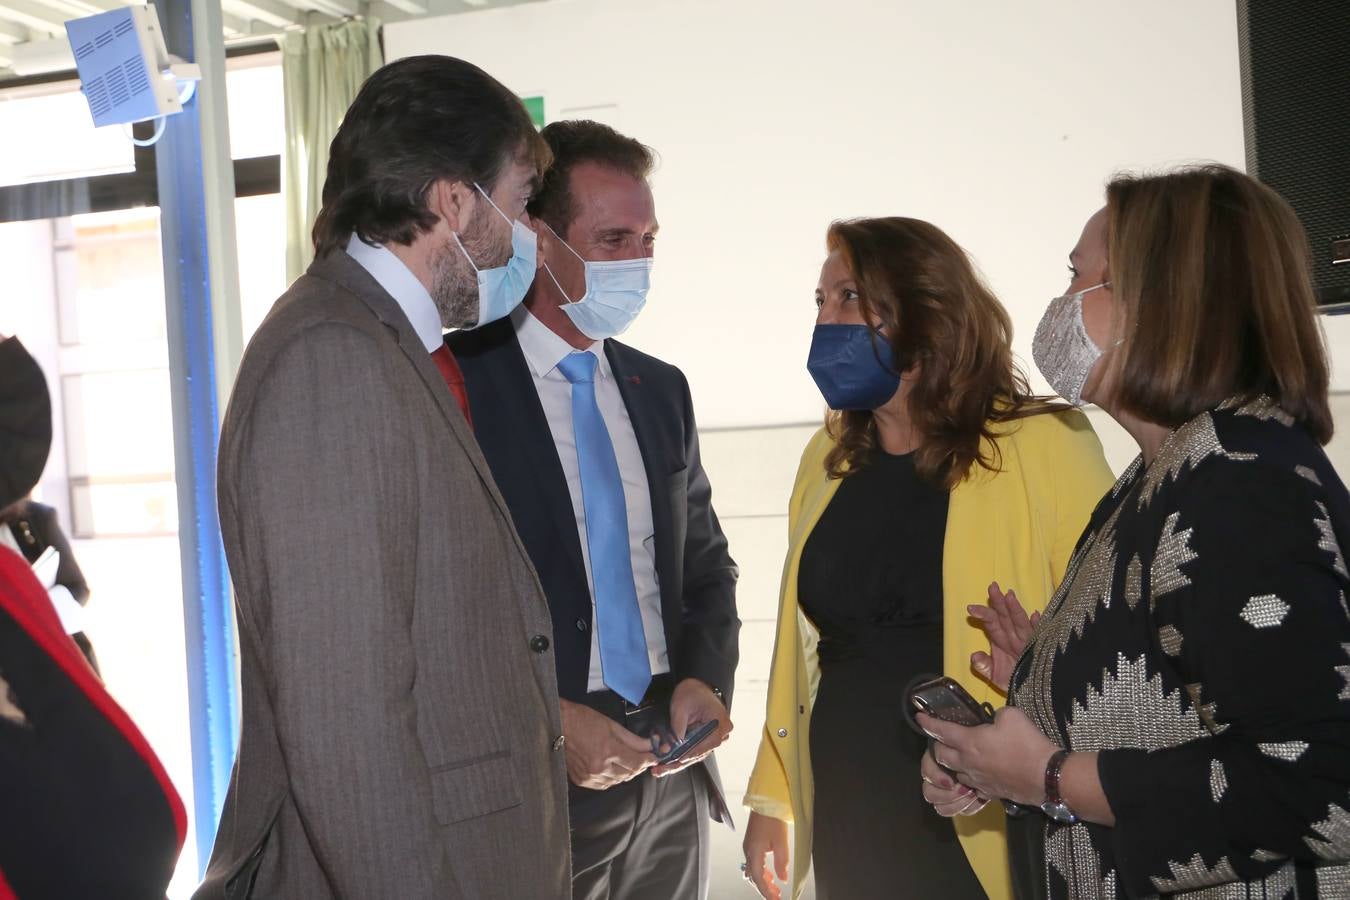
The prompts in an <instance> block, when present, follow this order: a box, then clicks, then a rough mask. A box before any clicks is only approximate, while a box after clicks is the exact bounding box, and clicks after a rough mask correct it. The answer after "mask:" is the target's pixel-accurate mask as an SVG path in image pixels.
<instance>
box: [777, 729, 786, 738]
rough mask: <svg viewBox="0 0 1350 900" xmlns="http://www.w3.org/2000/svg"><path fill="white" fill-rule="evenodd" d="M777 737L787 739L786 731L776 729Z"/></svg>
mask: <svg viewBox="0 0 1350 900" xmlns="http://www.w3.org/2000/svg"><path fill="white" fill-rule="evenodd" d="M778 736H779V737H787V729H786V728H780V729H778Z"/></svg>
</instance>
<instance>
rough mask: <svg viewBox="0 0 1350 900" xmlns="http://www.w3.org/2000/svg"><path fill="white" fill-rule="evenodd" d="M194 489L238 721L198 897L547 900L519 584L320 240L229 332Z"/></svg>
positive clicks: (540, 606)
mask: <svg viewBox="0 0 1350 900" xmlns="http://www.w3.org/2000/svg"><path fill="white" fill-rule="evenodd" d="M219 495H220V520H221V529H222V533H223V536H224V539H225V553H226V556H227V557H228V559H229V563H230V575H231V578H232V579H233V581H234V587H235V594H236V612H237V618H238V622H239V656H240V668H241V672H242V679H241V684H242V689H243V697H242V700H243V717H242V731H241V736H240V744H239V756H238V759H237V761H236V763H235V770H234V777H233V779H232V781H231V784H230V790H229V794H228V795H227V797H226V801H225V810H224V813H223V815H222V818H221V823H220V830H219V832H218V833H217V836H216V843H215V849H214V852H213V853H212V858H211V864H210V867H209V869H208V870H207V876H206V881H205V882H204V884H203V885H202V887H201V888H200V889H199V891H198V893H197V895H196V896H197V897H198V898H199V900H234V898H238V897H246V896H253V897H268V898H270V897H277V898H290V897H296V898H301V897H303V898H305V900H324V898H337V897H351V898H361V900H377V898H389V900H409V898H422V897H437V898H447V900H448V898H457V900H472V898H489V897H512V898H515V897H521V898H540V900H543V898H548V900H555V898H558V897H565V896H567V894H568V890H569V885H570V883H571V873H570V861H569V857H568V819H567V774H566V770H565V768H564V762H563V753H562V752H561V751H562V746H563V745H562V742H561V741H560V740H559V735H560V734H561V730H562V723H561V719H560V715H559V711H558V699H557V688H556V682H555V675H554V665H553V660H552V659H551V658H550V657H549V655H548V647H547V646H546V644H547V642H544V641H541V640H540V636H541V635H544V634H547V633H548V629H549V627H550V621H549V614H548V605H547V603H546V601H545V599H544V593H543V590H542V589H541V588H540V585H539V582H538V580H537V579H536V578H535V576H534V571H533V569H532V568H531V566H530V561H529V558H528V556H527V555H526V552H525V548H524V546H523V545H522V544H521V542H520V539H519V538H518V537H517V536H516V532H515V529H514V528H512V526H511V519H510V514H509V512H508V511H507V508H506V505H505V504H504V503H503V502H502V499H501V495H500V494H498V492H497V488H496V486H495V485H494V484H493V483H492V475H491V473H490V472H489V470H488V467H487V463H486V461H485V460H484V459H483V456H482V454H481V453H480V452H479V450H478V445H477V443H476V442H475V441H474V439H473V435H472V433H471V432H470V431H469V428H468V425H467V423H466V422H465V421H464V416H463V414H462V413H461V412H460V410H459V406H458V405H457V404H456V403H455V400H454V399H453V398H452V397H451V395H450V391H449V390H448V389H447V388H446V384H445V380H444V379H443V378H442V377H441V374H440V373H439V372H438V371H437V369H436V367H435V365H434V364H433V363H432V360H431V356H430V354H428V353H427V351H426V347H425V346H424V345H423V344H422V342H421V340H420V339H419V338H418V336H417V334H416V332H414V330H413V328H412V326H411V325H410V324H409V323H408V320H407V317H406V316H405V315H404V314H403V312H402V310H401V309H400V308H399V306H398V304H397V303H396V302H395V301H394V299H393V298H392V297H390V296H389V295H388V294H387V293H386V292H385V291H384V290H383V289H382V288H381V287H380V286H379V284H378V283H376V281H375V280H374V279H373V278H372V277H371V276H370V275H369V274H368V273H367V272H366V270H365V269H363V268H361V266H360V265H358V264H357V263H356V262H355V261H354V260H353V259H351V258H350V257H349V256H347V255H346V254H345V253H342V252H334V253H331V254H329V255H328V256H326V257H324V258H322V259H320V260H318V261H316V262H315V263H314V264H313V265H312V266H310V268H309V271H308V272H307V273H306V274H305V275H304V277H302V278H300V279H299V280H297V281H296V282H295V284H293V285H291V287H290V289H289V290H287V292H286V293H285V294H284V295H283V296H282V297H281V299H280V300H278V301H277V303H276V305H275V306H274V307H273V308H272V311H271V313H270V314H269V315H268V316H267V319H266V320H265V321H264V322H263V324H262V325H261V326H260V327H259V328H258V331H257V333H256V334H255V335H254V337H253V339H252V341H250V342H249V346H248V350H247V351H246V352H245V354H244V359H243V363H242V365H241V366H240V368H239V377H238V380H237V381H236V382H235V386H234V392H233V394H232V396H231V397H230V405H229V410H228V412H227V413H226V416H225V422H224V426H223V428H222V430H221V440H220V470H219ZM372 524H373V525H374V526H375V527H373V528H372V527H371V526H372Z"/></svg>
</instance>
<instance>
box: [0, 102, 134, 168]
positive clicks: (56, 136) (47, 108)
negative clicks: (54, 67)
mask: <svg viewBox="0 0 1350 900" xmlns="http://www.w3.org/2000/svg"><path fill="white" fill-rule="evenodd" d="M0 134H2V135H4V136H5V139H4V140H2V141H0V186H3V185H11V184H31V183H33V182H38V181H57V180H61V179H67V178H83V177H87V176H91V175H111V174H115V173H118V172H131V171H134V170H135V168H136V164H135V159H134V157H133V148H132V145H131V141H129V140H127V136H126V133H125V132H124V131H123V130H122V128H121V127H120V126H110V127H106V128H95V127H94V119H93V116H91V115H90V113H89V104H88V103H86V102H85V99H84V94H82V93H81V92H80V86H79V82H75V81H70V82H63V83H61V84H59V85H43V86H41V87H40V88H33V89H22V88H18V89H13V90H10V91H6V92H0Z"/></svg>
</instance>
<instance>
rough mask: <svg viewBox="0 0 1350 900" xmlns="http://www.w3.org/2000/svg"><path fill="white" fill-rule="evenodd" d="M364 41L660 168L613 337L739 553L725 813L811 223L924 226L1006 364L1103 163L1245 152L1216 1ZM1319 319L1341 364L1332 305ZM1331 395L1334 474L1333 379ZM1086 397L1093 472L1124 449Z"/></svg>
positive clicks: (746, 717)
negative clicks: (944, 245)
mask: <svg viewBox="0 0 1350 900" xmlns="http://www.w3.org/2000/svg"><path fill="white" fill-rule="evenodd" d="M385 46H386V50H387V56H388V58H389V59H391V60H393V59H397V58H399V57H402V56H408V55H412V54H417V53H447V54H451V55H456V56H461V57H463V58H465V59H468V60H470V61H472V62H475V63H477V64H478V65H480V66H482V67H483V68H484V69H486V70H487V71H489V72H491V73H492V74H494V75H495V76H497V77H498V78H500V79H501V80H502V81H503V82H505V83H506V84H507V85H508V86H509V87H510V88H512V89H513V90H515V91H516V92H518V93H520V94H539V93H542V94H544V95H545V103H546V112H547V115H548V117H549V119H550V121H551V120H555V119H559V118H576V117H588V118H597V119H601V120H602V121H607V122H609V123H610V124H612V125H614V126H615V127H616V128H618V129H619V130H621V131H624V132H626V133H628V134H631V135H632V136H634V137H637V138H638V139H640V140H642V141H644V142H646V143H648V144H650V145H651V146H653V147H654V148H656V150H657V151H658V152H659V154H660V156H661V158H662V163H661V167H660V169H659V170H658V172H657V174H656V176H655V178H654V187H655V190H656V199H657V212H658V215H659V217H660V220H661V224H662V233H661V238H660V240H659V241H658V244H659V252H658V258H659V261H658V265H657V270H656V286H655V289H654V291H653V295H652V302H651V303H650V304H649V305H648V307H647V310H646V311H645V312H644V313H643V315H642V317H641V319H639V321H638V322H637V324H636V325H635V326H634V327H633V329H632V331H631V332H630V333H629V334H628V335H627V336H626V337H625V339H626V340H630V341H631V342H632V343H634V344H635V345H637V346H639V347H641V348H642V349H644V350H646V351H648V352H651V353H654V354H656V355H657V356H660V357H662V358H664V359H667V360H669V361H671V362H674V363H676V364H677V365H679V366H680V367H681V368H683V369H684V371H685V372H686V373H687V374H688V376H689V379H690V382H691V386H692V388H693V392H694V402H695V406H696V408H697V410H698V414H699V421H700V424H701V425H702V426H703V434H702V443H703V452H704V460H705V465H706V466H707V469H708V473H709V477H710V478H711V480H712V484H713V487H714V501H715V503H716V506H717V510H718V513H719V515H720V516H721V518H722V522H723V526H724V528H725V530H726V533H727V536H728V538H729V540H730V542H731V550H732V554H733V556H734V557H735V558H736V560H737V562H738V563H740V566H741V583H740V588H739V590H738V604H739V607H740V613H741V618H742V619H743V621H744V623H745V624H744V629H743V631H742V638H741V666H740V669H739V671H738V673H737V693H736V709H735V711H734V712H735V716H734V718H735V721H736V726H737V728H736V733H735V735H734V736H733V738H732V740H731V742H730V743H729V744H728V746H727V747H726V748H725V749H724V750H722V751H719V754H718V756H719V758H720V760H721V763H722V771H723V776H724V780H725V782H726V786H727V790H728V793H729V794H730V795H731V800H732V803H733V805H735V803H736V801H737V800H738V799H739V797H740V795H741V793H742V792H743V789H744V785H745V781H746V778H747V776H748V775H749V770H750V767H751V765H752V764H753V761H754V751H755V746H756V744H757V742H758V736H759V732H760V730H761V728H762V727H763V708H764V697H765V688H766V681H767V675H768V662H769V655H770V651H771V648H772V645H773V622H774V618H775V616H776V613H777V592H778V583H779V578H780V571H781V566H782V559H783V553H784V551H785V550H786V546H787V524H786V503H787V496H788V492H789V489H790V487H791V480H792V476H793V473H794V472H795V470H796V466H797V460H798V456H799V455H800V452H801V448H802V446H803V445H804V444H805V442H806V439H807V438H808V437H809V435H810V433H811V431H812V428H813V426H814V424H816V423H819V421H820V419H821V413H822V411H823V404H822V401H821V399H820V395H819V394H818V393H817V392H816V389H815V386H814V385H813V384H812V383H811V381H810V378H809V376H808V375H807V374H806V371H805V358H806V352H807V348H808V346H809V344H810V336H811V330H812V326H813V319H814V312H815V311H814V307H813V304H812V292H813V290H814V287H815V282H816V276H817V274H818V270H819V266H820V262H821V260H822V258H823V256H824V252H823V243H824V233H825V227H826V226H827V225H828V223H829V222H830V220H831V219H834V218H841V217H848V216H859V215H910V216H917V217H920V218H925V219H929V220H930V221H933V222H935V223H937V224H938V225H940V226H941V227H943V228H944V229H946V230H947V231H948V232H949V233H950V234H951V235H952V236H953V237H954V238H956V240H957V241H959V242H960V243H962V244H963V245H964V246H965V247H966V248H967V249H968V250H969V251H970V252H971V253H972V254H973V255H974V256H975V258H976V260H977V261H978V263H979V264H980V266H981V268H982V270H983V271H984V272H985V274H986V275H987V276H988V278H989V280H990V282H991V283H992V285H993V287H994V289H995V291H996V292H997V293H998V294H999V295H1000V297H1001V298H1002V299H1003V302H1004V303H1005V305H1006V306H1007V307H1008V309H1009V311H1010V312H1011V313H1012V316H1013V320H1014V324H1015V326H1016V333H1017V337H1016V348H1017V350H1018V351H1019V353H1020V354H1021V356H1022V357H1023V359H1025V360H1028V361H1029V360H1030V336H1031V333H1032V331H1033V330H1034V328H1035V324H1036V322H1037V320H1038V319H1039V318H1040V315H1041V313H1042V311H1043V310H1044V308H1045V305H1046V303H1047V301H1048V300H1049V299H1050V298H1051V297H1052V296H1054V295H1055V294H1058V293H1060V292H1061V291H1062V290H1063V288H1064V286H1065V284H1066V283H1067V280H1068V279H1067V273H1066V272H1065V268H1064V266H1065V263H1066V262H1067V260H1066V257H1067V254H1068V251H1069V249H1070V248H1071V247H1072V246H1073V244H1074V243H1075V241H1076V240H1077V238H1078V232H1079V230H1080V229H1081V227H1082V223H1083V221H1084V220H1085V219H1086V218H1087V216H1088V215H1089V214H1090V213H1091V212H1092V211H1093V210H1095V209H1096V208H1097V207H1098V206H1100V205H1101V202H1102V187H1103V185H1104V183H1105V180H1106V179H1107V178H1108V177H1109V175H1110V174H1111V173H1112V172H1114V171H1115V170H1117V169H1120V168H1126V167H1134V166H1150V167H1156V166H1160V165H1165V164H1167V163H1171V162H1179V161H1186V160H1193V159H1213V160H1218V161H1220V162H1224V163H1228V164H1230V165H1235V166H1239V167H1241V166H1242V165H1243V162H1244V159H1243V156H1244V153H1243V137H1242V109H1241V93H1240V81H1239V69H1238V49H1237V13H1236V10H1235V7H1234V3H1233V0H1184V2H1176V0H1130V2H1128V3H1125V2H1115V3H1094V4H1086V3H1078V2H1073V0H1020V2H1017V3H998V2H994V0H961V2H948V3H930V2H921V0H894V2H877V0H830V2H807V0H772V2H770V0H641V2H634V0H550V2H547V3H533V4H527V5H522V6H517V7H512V8H506V9H500V10H486V11H482V12H476V13H473V14H471V15H455V16H449V17H445V18H442V19H425V20H420V21H414V22H404V23H398V24H391V25H388V26H386V28H385ZM1327 325H1328V332H1329V334H1330V336H1331V337H1332V339H1333V341H1332V345H1333V351H1334V352H1333V361H1334V362H1336V361H1341V360H1345V361H1350V317H1346V318H1345V319H1342V320H1332V321H1329V322H1328V323H1327ZM1340 348H1347V352H1335V351H1337V350H1339V349H1340ZM1028 368H1029V369H1031V372H1030V374H1032V376H1033V379H1034V383H1035V384H1036V385H1037V386H1038V387H1039V388H1040V389H1043V390H1044V389H1046V385H1045V383H1044V381H1043V380H1041V379H1040V376H1039V374H1038V373H1036V372H1035V371H1034V367H1031V366H1028ZM1336 384H1337V386H1338V387H1343V388H1344V387H1350V367H1345V368H1344V370H1342V371H1339V372H1338V373H1337V377H1336ZM1333 402H1334V407H1335V412H1336V413H1337V414H1338V415H1337V418H1338V421H1339V422H1341V423H1342V424H1343V429H1344V430H1346V431H1347V435H1346V439H1345V443H1344V445H1342V443H1341V442H1339V441H1337V442H1333V444H1332V446H1331V447H1330V448H1329V450H1330V452H1331V455H1332V458H1333V460H1334V461H1337V462H1338V463H1339V462H1342V461H1344V462H1345V463H1346V464H1347V465H1345V466H1342V471H1343V472H1345V471H1350V428H1347V427H1346V426H1345V424H1344V423H1347V422H1350V396H1340V397H1335V398H1333ZM1342 412H1344V415H1341V413H1342ZM1089 415H1090V416H1091V418H1092V421H1093V424H1094V426H1095V427H1096V428H1097V430H1098V433H1099V435H1100V436H1101V437H1102V441H1103V445H1104V446H1105V448H1106V452H1107V458H1108V460H1109V461H1110V462H1111V464H1112V467H1113V468H1114V469H1116V471H1120V470H1121V469H1123V468H1124V466H1125V465H1126V464H1128V462H1129V461H1130V459H1132V458H1133V456H1134V454H1135V452H1136V451H1137V448H1135V447H1134V445H1133V443H1132V442H1131V441H1130V440H1129V437H1128V436H1127V435H1125V434H1124V432H1123V431H1122V430H1121V429H1120V428H1119V426H1117V425H1116V424H1115V423H1114V422H1112V421H1111V420H1110V419H1109V418H1108V417H1107V416H1105V415H1104V414H1103V413H1101V412H1100V411H1099V410H1091V411H1089ZM803 423H810V424H809V425H805V426H804V425H803ZM765 425H768V426H780V427H769V428H762V427H757V426H765ZM738 819H743V814H742V815H738ZM738 846H739V837H737V836H735V835H733V834H731V833H730V832H727V831H726V830H725V829H720V828H717V829H714V858H713V891H712V896H713V897H715V898H721V897H735V896H742V895H746V894H748V891H746V889H745V888H744V887H743V886H741V885H739V884H738V883H737V882H738V880H739V873H738V872H737V871H736V863H737V862H738V861H739V851H738ZM808 896H809V895H808Z"/></svg>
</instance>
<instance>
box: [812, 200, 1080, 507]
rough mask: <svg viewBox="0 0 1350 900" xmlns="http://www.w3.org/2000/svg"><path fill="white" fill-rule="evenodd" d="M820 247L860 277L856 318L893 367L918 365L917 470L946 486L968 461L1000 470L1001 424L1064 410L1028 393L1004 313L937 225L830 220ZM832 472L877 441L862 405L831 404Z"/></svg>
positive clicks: (854, 463)
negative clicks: (874, 334)
mask: <svg viewBox="0 0 1350 900" xmlns="http://www.w3.org/2000/svg"><path fill="white" fill-rule="evenodd" d="M825 243H826V247H827V248H828V249H829V250H830V251H831V252H833V251H836V250H837V251H839V253H840V254H841V255H842V256H843V259H844V263H845V265H846V266H847V267H848V270H849V272H850V273H851V274H852V275H853V278H854V281H856V282H857V286H858V305H859V308H860V309H861V311H862V313H863V315H864V317H866V319H867V320H868V321H872V320H873V317H875V318H876V319H879V320H880V321H881V324H882V325H883V327H885V328H886V330H887V333H888V334H889V335H890V341H891V349H892V351H893V353H894V358H895V363H896V368H897V369H898V370H899V371H901V372H905V371H907V370H909V369H910V367H911V366H913V365H915V364H916V363H917V364H918V366H919V371H918V372H917V374H916V376H915V377H914V378H913V379H910V381H911V387H910V390H909V417H910V421H911V422H912V423H913V425H914V428H915V430H916V431H917V432H918V434H919V435H920V436H921V441H920V444H919V447H918V449H917V450H915V452H914V463H915V468H916V469H917V470H918V474H919V476H920V477H921V478H923V479H924V480H926V481H928V482H929V483H931V484H937V485H940V486H942V487H943V488H945V489H947V490H950V489H952V488H953V487H955V486H956V485H957V484H959V483H960V482H961V480H962V479H964V478H965V477H966V475H967V474H968V473H969V472H970V469H971V467H972V466H973V465H980V466H982V467H984V468H985V469H988V470H990V471H994V472H996V471H998V470H999V467H1000V465H1001V462H1002V460H1001V458H1000V456H999V450H998V444H997V442H996V440H995V437H996V435H997V430H996V428H995V426H996V425H997V424H999V423H1004V422H1009V421H1012V420H1015V419H1020V418H1024V417H1026V416H1030V415H1035V414H1036V413H1041V412H1050V411H1054V410H1060V409H1066V408H1067V407H1065V406H1064V405H1063V404H1060V403H1055V402H1053V401H1051V400H1050V399H1049V398H1044V397H1038V396H1035V395H1033V394H1032V393H1031V389H1030V387H1028V385H1027V378H1026V375H1025V374H1024V373H1023V372H1022V370H1021V369H1020V368H1019V367H1018V366H1017V364H1016V363H1015V362H1014V361H1013V354H1012V320H1011V319H1009V318H1008V312H1007V310H1005V309H1004V308H1003V304H1001V303H999V302H998V298H997V297H995V296H994V294H993V292H992V291H990V290H989V288H988V287H987V286H986V285H985V284H984V282H983V280H981V278H980V276H979V274H978V273H976V271H975V267H974V266H973V265H972V264H971V261H970V258H969V257H968V256H967V255H966V252H965V251H964V250H962V249H961V247H960V245H958V244H957V243H956V242H955V241H953V240H952V239H951V238H950V237H948V236H947V234H946V233H945V232H944V231H942V229H940V228H938V227H937V226H935V225H931V224H929V223H928V222H923V221H920V220H918V219H907V218H900V217H888V218H881V219H851V220H848V221H841V222H834V223H833V224H831V225H830V230H829V232H828V233H827V235H826V239H825ZM825 425H826V428H827V429H828V430H829V433H830V436H831V437H832V438H834V442H835V443H834V447H832V448H831V450H830V453H829V455H828V456H827V457H826V459H825V468H826V470H827V472H828V473H829V475H830V477H831V478H843V477H845V476H847V475H848V474H849V473H850V472H856V471H858V470H859V469H861V468H863V467H864V466H866V465H867V464H868V462H869V461H870V459H871V457H872V455H873V454H874V453H875V452H876V449H877V426H876V420H875V418H874V416H873V414H872V413H871V412H868V411H840V410H831V411H830V412H829V414H828V415H827V417H826V421H825Z"/></svg>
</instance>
